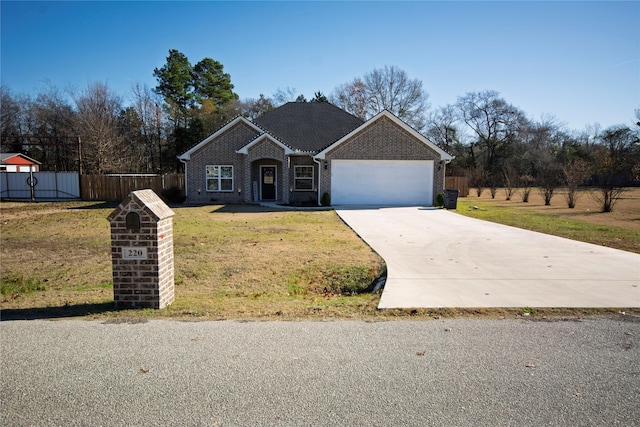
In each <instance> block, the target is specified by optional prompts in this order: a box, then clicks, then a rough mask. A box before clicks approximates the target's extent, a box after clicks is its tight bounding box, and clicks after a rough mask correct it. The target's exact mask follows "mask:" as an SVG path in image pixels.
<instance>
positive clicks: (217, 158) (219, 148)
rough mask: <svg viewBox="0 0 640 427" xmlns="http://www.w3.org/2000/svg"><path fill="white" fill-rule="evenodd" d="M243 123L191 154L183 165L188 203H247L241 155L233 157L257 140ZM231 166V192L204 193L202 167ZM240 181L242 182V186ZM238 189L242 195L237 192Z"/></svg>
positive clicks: (247, 190)
mask: <svg viewBox="0 0 640 427" xmlns="http://www.w3.org/2000/svg"><path fill="white" fill-rule="evenodd" d="M258 135H259V134H258V132H256V131H255V129H252V128H251V127H249V126H248V125H247V124H246V123H242V122H240V123H238V124H237V125H235V126H233V127H232V128H231V129H229V130H227V131H226V132H225V133H223V134H222V135H219V136H218V137H217V138H216V139H215V140H214V141H211V142H210V143H209V144H205V145H204V146H203V147H202V148H200V149H199V150H198V151H196V152H194V153H192V154H191V160H189V161H188V162H187V173H186V176H185V180H186V183H187V201H188V202H190V203H209V202H215V203H240V202H244V201H251V184H250V183H249V184H248V186H247V180H246V179H243V177H246V173H247V172H246V170H245V164H246V161H245V157H246V156H245V155H243V154H238V153H236V151H237V150H239V149H241V148H242V147H244V146H245V145H247V144H248V143H249V142H251V141H252V140H253V139H255V138H256V137H257V136H258ZM207 165H221V166H233V191H231V192H212V191H207V183H206V166H207ZM243 181H244V182H243ZM239 189H241V190H242V191H238V190H239Z"/></svg>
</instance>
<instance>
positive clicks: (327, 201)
mask: <svg viewBox="0 0 640 427" xmlns="http://www.w3.org/2000/svg"><path fill="white" fill-rule="evenodd" d="M320 204H321V205H322V206H331V196H330V195H329V193H326V192H325V193H323V194H322V198H321V199H320Z"/></svg>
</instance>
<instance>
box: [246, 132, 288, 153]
mask: <svg viewBox="0 0 640 427" xmlns="http://www.w3.org/2000/svg"><path fill="white" fill-rule="evenodd" d="M265 140H269V141H272V142H273V143H275V144H276V145H277V146H279V147H280V148H282V149H283V150H284V154H285V155H286V156H288V155H290V154H293V153H294V152H293V150H292V149H291V148H290V147H287V146H286V145H284V144H283V143H282V142H280V141H278V140H277V139H276V138H274V137H272V136H271V135H269V134H268V133H265V134H262V135H260V136H258V137H257V138H256V139H254V140H253V141H251V142H250V143H248V144H247V145H245V146H244V147H242V148H241V149H239V150H238V151H236V153H238V154H248V153H249V149H250V148H251V147H253V146H254V145H256V144H259V143H260V142H262V141H265Z"/></svg>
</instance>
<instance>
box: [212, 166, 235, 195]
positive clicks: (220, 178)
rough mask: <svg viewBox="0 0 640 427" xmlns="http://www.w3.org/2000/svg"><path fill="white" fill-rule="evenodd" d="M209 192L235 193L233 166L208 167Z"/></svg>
mask: <svg viewBox="0 0 640 427" xmlns="http://www.w3.org/2000/svg"><path fill="white" fill-rule="evenodd" d="M207 191H233V166H218V165H207Z"/></svg>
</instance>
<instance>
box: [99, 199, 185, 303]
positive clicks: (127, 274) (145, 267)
mask: <svg viewBox="0 0 640 427" xmlns="http://www.w3.org/2000/svg"><path fill="white" fill-rule="evenodd" d="M174 215H175V214H174V212H173V211H172V210H171V209H170V208H169V206H167V205H166V204H165V203H164V202H163V201H162V199H160V197H158V195H157V194H156V193H154V192H153V191H152V190H139V191H133V192H132V193H131V194H129V196H128V197H127V198H126V199H125V200H124V201H122V203H120V205H119V206H118V207H117V208H116V209H115V210H114V211H113V212H111V214H110V215H109V216H108V217H107V219H108V220H109V222H110V223H111V263H112V267H113V300H114V304H115V308H116V309H119V308H145V307H150V308H157V309H160V308H164V307H166V306H167V305H169V304H171V303H172V302H173V299H174V295H173V287H174V282H173V277H174V276H173V216H174Z"/></svg>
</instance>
